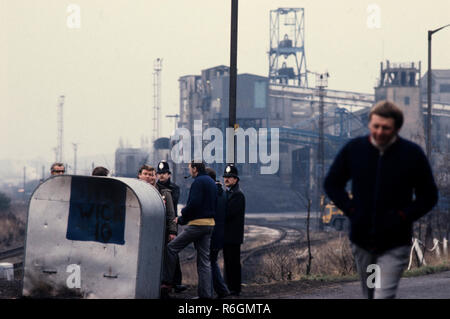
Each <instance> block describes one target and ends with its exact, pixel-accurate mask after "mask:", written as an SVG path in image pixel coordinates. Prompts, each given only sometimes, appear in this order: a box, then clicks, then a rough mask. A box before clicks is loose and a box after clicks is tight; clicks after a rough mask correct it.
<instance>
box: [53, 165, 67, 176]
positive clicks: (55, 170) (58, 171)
mask: <svg viewBox="0 0 450 319" xmlns="http://www.w3.org/2000/svg"><path fill="white" fill-rule="evenodd" d="M65 172H66V170H65V168H64V165H61V166H58V165H56V166H53V168H52V171H51V174H52V176H53V175H62V174H64V173H65Z"/></svg>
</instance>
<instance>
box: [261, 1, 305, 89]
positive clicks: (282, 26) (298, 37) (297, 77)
mask: <svg viewBox="0 0 450 319" xmlns="http://www.w3.org/2000/svg"><path fill="white" fill-rule="evenodd" d="M280 20H283V21H282V22H280ZM283 58H284V59H283ZM280 64H281V65H280ZM269 80H270V82H271V83H278V84H285V85H294V86H300V87H308V75H307V72H306V56H305V10H304V8H279V9H277V10H271V11H270V51H269Z"/></svg>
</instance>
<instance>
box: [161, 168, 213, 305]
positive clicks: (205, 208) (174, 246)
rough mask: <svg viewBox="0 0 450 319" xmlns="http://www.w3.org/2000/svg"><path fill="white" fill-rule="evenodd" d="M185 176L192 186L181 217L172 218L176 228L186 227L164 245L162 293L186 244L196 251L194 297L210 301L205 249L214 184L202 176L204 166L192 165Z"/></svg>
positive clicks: (206, 246)
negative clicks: (165, 254)
mask: <svg viewBox="0 0 450 319" xmlns="http://www.w3.org/2000/svg"><path fill="white" fill-rule="evenodd" d="M189 173H190V175H191V176H192V177H193V178H194V182H193V183H192V185H191V188H190V190H189V197H188V200H187V203H186V206H185V207H184V208H183V209H182V210H181V216H180V217H177V218H175V222H176V223H178V224H180V225H187V226H186V227H185V228H184V230H183V232H182V233H181V234H179V235H178V236H177V237H176V238H175V239H174V240H172V241H171V242H170V243H169V244H168V245H167V272H166V273H165V274H164V278H163V285H162V287H161V289H162V291H163V292H164V291H167V290H171V289H172V287H173V285H174V282H173V278H174V272H175V267H176V260H177V255H178V253H179V252H180V251H181V250H183V249H184V248H185V247H186V246H187V245H189V244H190V243H194V247H195V249H196V250H197V274H198V297H199V298H202V299H211V298H212V297H213V288H212V277H211V264H210V260H209V249H210V241H211V234H212V231H213V228H214V225H215V222H214V216H215V213H216V206H217V186H216V183H215V182H214V181H213V180H212V179H211V177H209V176H208V175H207V174H206V171H205V163H203V162H195V161H192V162H191V163H190V164H189Z"/></svg>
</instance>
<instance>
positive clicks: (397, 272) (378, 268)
mask: <svg viewBox="0 0 450 319" xmlns="http://www.w3.org/2000/svg"><path fill="white" fill-rule="evenodd" d="M351 247H352V252H353V256H354V257H355V262H356V268H357V270H358V274H359V277H360V280H361V287H362V291H363V295H364V297H365V298H368V299H373V298H374V299H392V298H395V295H396V293H397V287H398V284H399V282H400V278H401V276H402V273H403V271H404V270H405V268H406V267H407V265H408V262H409V254H410V251H411V246H409V245H408V246H401V247H396V248H393V249H390V250H388V251H386V252H384V253H381V254H373V253H370V252H368V251H367V250H365V249H363V248H361V247H359V246H357V245H355V244H354V243H351ZM370 265H372V266H370ZM369 266H370V267H369ZM369 277H370V278H369ZM368 279H369V280H368Z"/></svg>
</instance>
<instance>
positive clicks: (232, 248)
mask: <svg viewBox="0 0 450 319" xmlns="http://www.w3.org/2000/svg"><path fill="white" fill-rule="evenodd" d="M223 179H224V184H225V186H226V198H227V204H226V214H225V233H224V246H223V261H224V273H225V281H226V284H227V286H228V288H229V290H230V294H231V295H235V296H239V294H240V293H241V244H242V243H243V242H244V219H245V196H244V193H242V191H241V190H240V188H239V176H238V170H237V168H236V167H235V166H234V165H232V164H230V165H227V167H226V168H225V172H224V174H223Z"/></svg>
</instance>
